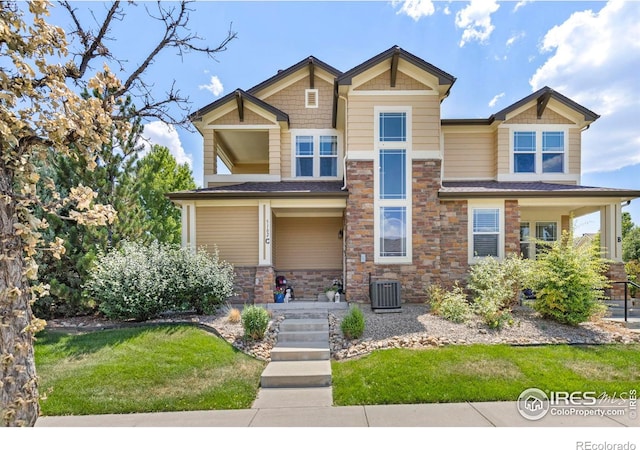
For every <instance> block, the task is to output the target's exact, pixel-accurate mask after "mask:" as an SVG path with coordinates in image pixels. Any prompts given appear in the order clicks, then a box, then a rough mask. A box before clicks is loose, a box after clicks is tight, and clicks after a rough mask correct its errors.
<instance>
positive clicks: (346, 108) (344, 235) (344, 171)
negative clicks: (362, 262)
mask: <svg viewBox="0 0 640 450" xmlns="http://www.w3.org/2000/svg"><path fill="white" fill-rule="evenodd" d="M339 99H343V100H344V136H343V138H344V142H343V146H342V147H343V148H344V156H343V158H342V177H343V179H344V184H343V186H342V190H343V191H344V190H345V189H347V139H348V136H349V133H348V131H349V125H348V123H349V120H348V118H349V115H348V112H349V102H348V100H347V97H345V96H343V95H338V100H339ZM336 116H337V114H336ZM342 230H343V233H342V287H343V289H344V290H345V291H347V293H348V292H349V288H348V283H347V222H346V218H345V216H343V218H342ZM346 299H347V297H346V296H345V301H346Z"/></svg>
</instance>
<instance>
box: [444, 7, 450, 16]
mask: <svg viewBox="0 0 640 450" xmlns="http://www.w3.org/2000/svg"><path fill="white" fill-rule="evenodd" d="M442 13H443V14H444V15H445V16H448V15H450V14H451V10H450V9H449V6H448V5H447V6H445V7H444V9H443V10H442Z"/></svg>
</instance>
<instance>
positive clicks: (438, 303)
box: [427, 283, 472, 323]
mask: <svg viewBox="0 0 640 450" xmlns="http://www.w3.org/2000/svg"><path fill="white" fill-rule="evenodd" d="M427 295H428V296H429V303H430V304H431V311H432V312H433V313H434V314H437V315H439V316H442V317H443V318H445V319H447V320H450V321H451V322H455V323H463V322H466V321H467V320H469V318H470V317H471V314H472V311H471V306H470V305H469V303H468V302H467V296H466V294H465V293H464V290H463V289H462V287H461V286H459V285H458V283H456V284H455V286H454V287H453V289H452V290H451V291H446V290H444V289H443V288H442V287H441V286H438V285H431V286H429V288H428V290H427Z"/></svg>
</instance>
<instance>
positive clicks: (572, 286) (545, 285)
mask: <svg viewBox="0 0 640 450" xmlns="http://www.w3.org/2000/svg"><path fill="white" fill-rule="evenodd" d="M605 271H606V263H605V261H604V260H603V259H602V258H600V256H599V255H598V254H596V253H595V252H594V251H593V250H592V249H590V248H576V247H575V246H574V245H573V236H572V235H571V234H570V233H567V232H565V233H563V234H562V238H561V239H560V240H558V241H557V242H554V243H553V244H552V245H551V246H550V247H549V250H548V251H547V252H545V253H542V254H540V255H538V261H537V264H536V279H535V281H534V286H533V288H534V290H535V293H536V300H535V301H534V302H533V308H534V309H535V310H536V311H538V312H539V313H540V314H541V315H542V316H543V317H547V318H551V319H554V320H556V321H558V322H561V323H566V324H569V325H578V324H579V323H581V322H585V321H587V320H589V319H590V318H591V317H593V316H596V315H599V314H602V313H603V312H604V310H605V308H606V307H605V306H604V304H603V303H602V301H601V300H602V290H603V289H605V288H606V287H608V280H607V278H606V277H605V276H604V273H605Z"/></svg>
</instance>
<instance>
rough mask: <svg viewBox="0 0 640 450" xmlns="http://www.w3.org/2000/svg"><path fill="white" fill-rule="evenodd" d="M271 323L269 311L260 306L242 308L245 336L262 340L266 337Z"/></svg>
mask: <svg viewBox="0 0 640 450" xmlns="http://www.w3.org/2000/svg"><path fill="white" fill-rule="evenodd" d="M268 325H269V313H268V312H267V310H266V309H264V308H261V307H260V306H256V305H250V306H245V308H244V309H243V310H242V326H243V327H244V337H245V338H247V339H253V340H260V339H262V338H263V337H264V334H265V333H266V331H267V326H268Z"/></svg>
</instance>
